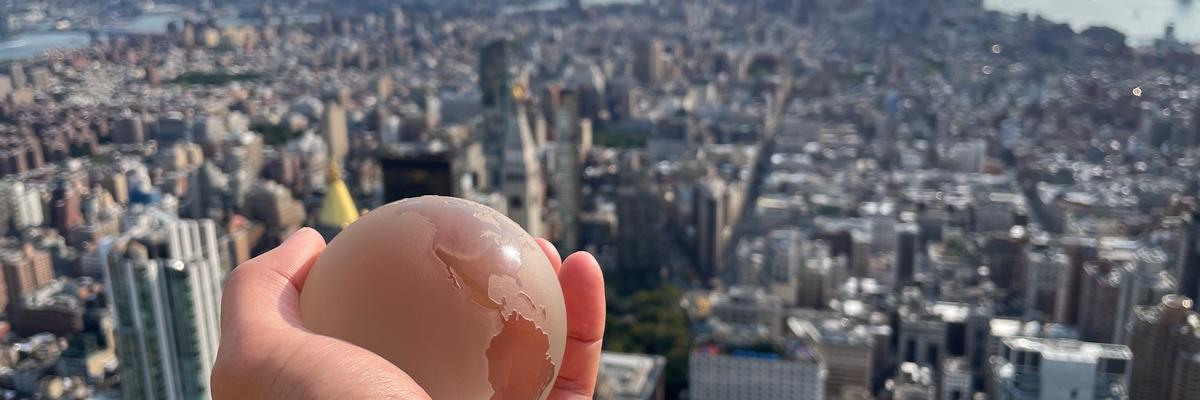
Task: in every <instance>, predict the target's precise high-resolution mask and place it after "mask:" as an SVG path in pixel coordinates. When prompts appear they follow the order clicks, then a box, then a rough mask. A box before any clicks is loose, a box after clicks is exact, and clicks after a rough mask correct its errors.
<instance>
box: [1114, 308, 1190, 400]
mask: <svg viewBox="0 0 1200 400" xmlns="http://www.w3.org/2000/svg"><path fill="white" fill-rule="evenodd" d="M1191 308H1192V299H1190V298H1187V297H1184V296H1179V295H1167V296H1163V298H1162V303H1161V304H1159V305H1157V306H1154V307H1143V308H1140V309H1138V310H1137V311H1136V312H1135V314H1134V320H1133V323H1132V328H1131V331H1130V337H1131V338H1136V340H1130V342H1129V348H1130V350H1132V351H1133V374H1132V377H1131V380H1130V385H1129V394H1130V396H1129V398H1130V399H1132V400H1184V399H1194V398H1195V397H1193V396H1191V395H1194V394H1196V392H1195V390H1196V389H1197V388H1196V386H1195V385H1194V384H1190V383H1191V382H1196V381H1198V380H1200V369H1198V368H1196V362H1195V360H1196V359H1197V357H1198V354H1200V318H1198V317H1197V315H1196V313H1195V312H1193V311H1192V310H1191Z"/></svg>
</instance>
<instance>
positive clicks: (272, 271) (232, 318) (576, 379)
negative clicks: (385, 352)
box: [212, 228, 605, 400]
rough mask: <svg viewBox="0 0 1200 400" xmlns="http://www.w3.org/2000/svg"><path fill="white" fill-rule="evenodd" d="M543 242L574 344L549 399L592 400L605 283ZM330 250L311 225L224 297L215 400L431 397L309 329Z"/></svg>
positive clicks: (233, 279)
mask: <svg viewBox="0 0 1200 400" xmlns="http://www.w3.org/2000/svg"><path fill="white" fill-rule="evenodd" d="M538 244H540V245H541V246H542V250H543V251H544V252H545V253H546V256H547V257H549V258H550V262H551V264H552V265H553V266H554V269H555V270H556V271H558V278H559V282H560V283H561V285H562V289H563V296H564V300H565V302H566V307H567V345H566V350H565V352H564V354H563V365H562V368H561V369H560V371H559V374H558V380H556V381H555V382H554V388H553V389H552V391H551V393H550V397H549V398H550V399H551V400H563V399H590V398H592V393H593V390H594V389H595V386H596V371H597V369H598V368H599V366H600V345H601V338H602V337H603V335H604V311H605V308H604V278H603V276H602V275H601V273H600V265H599V264H598V263H597V262H596V259H595V258H593V257H592V256H591V255H590V254H587V253H585V252H578V253H575V254H572V255H571V256H570V257H567V260H566V261H560V258H559V255H558V251H557V250H555V249H554V246H553V245H551V244H550V243H549V242H547V241H545V240H543V239H538ZM324 249H325V240H324V239H322V238H321V235H320V234H318V233H317V232H316V231H314V230H312V229H309V228H304V229H301V230H300V231H297V232H296V233H294V234H292V236H291V237H289V238H288V239H287V240H286V241H285V242H283V244H280V245H279V247H276V248H275V249H273V250H271V251H269V252H267V253H264V254H262V255H260V256H258V257H255V258H254V259H252V260H250V261H247V262H245V263H243V264H242V265H241V266H238V267H237V269H235V270H234V272H233V274H231V275H230V277H229V279H228V281H227V282H226V284H225V295H224V297H223V298H222V299H221V300H222V301H221V346H220V349H219V350H218V351H217V362H216V365H215V366H213V373H212V394H213V398H216V399H427V398H429V395H428V394H426V393H425V391H424V390H422V389H421V387H420V386H419V385H417V383H416V382H414V381H413V380H412V378H410V377H409V376H408V374H406V373H404V371H402V370H400V369H399V368H397V367H396V366H395V365H392V363H390V362H388V361H387V360H385V359H384V358H383V357H380V356H378V355H376V354H375V353H372V352H371V351H369V350H366V349H364V348H361V347H358V346H355V345H352V344H350V343H347V342H345V341H342V340H339V339H335V338H332V337H328V336H322V335H318V334H315V333H312V332H309V331H308V330H307V329H305V328H304V326H303V324H301V318H300V291H301V290H302V289H303V288H304V280H305V278H306V277H307V276H308V270H309V268H311V267H312V265H313V262H315V261H316V259H317V256H318V255H320V254H321V251H322V250H324Z"/></svg>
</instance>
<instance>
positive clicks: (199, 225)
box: [107, 211, 224, 400]
mask: <svg viewBox="0 0 1200 400" xmlns="http://www.w3.org/2000/svg"><path fill="white" fill-rule="evenodd" d="M217 246H218V243H217V229H216V224H214V223H213V221H211V220H181V219H178V218H175V217H174V216H171V215H167V214H165V213H162V212H154V211H152V212H149V213H146V214H142V215H139V219H138V221H137V225H136V226H134V227H133V228H131V234H130V236H129V237H126V238H123V239H122V242H121V243H120V244H118V246H117V248H116V249H114V250H113V251H112V253H111V255H110V259H109V265H108V278H107V280H108V288H109V289H108V291H109V293H111V296H112V297H111V298H112V301H113V304H114V309H115V311H116V317H117V329H116V332H117V352H118V357H119V359H120V363H121V390H122V395H123V397H124V398H126V399H165V400H172V399H204V398H209V397H210V396H211V395H210V391H209V376H210V375H211V372H212V364H213V362H214V361H216V354H217V353H216V351H217V343H218V334H219V316H218V315H219V312H220V311H219V310H220V299H221V281H222V280H223V275H224V274H223V273H222V269H221V267H220V257H219V254H218V252H217Z"/></svg>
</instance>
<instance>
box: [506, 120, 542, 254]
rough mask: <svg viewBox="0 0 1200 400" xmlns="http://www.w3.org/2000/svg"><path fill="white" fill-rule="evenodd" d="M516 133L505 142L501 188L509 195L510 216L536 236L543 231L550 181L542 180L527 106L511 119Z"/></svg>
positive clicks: (540, 234) (512, 128)
mask: <svg viewBox="0 0 1200 400" xmlns="http://www.w3.org/2000/svg"><path fill="white" fill-rule="evenodd" d="M511 123H512V124H513V125H514V126H513V127H511V128H509V131H510V132H511V133H512V134H511V135H509V136H508V138H506V140H505V143H504V155H505V156H504V164H503V165H504V167H503V180H502V181H501V189H502V190H503V192H504V197H505V198H507V199H508V206H507V208H508V217H509V218H512V220H513V221H516V222H517V223H518V224H520V225H521V227H523V228H525V231H527V232H529V234H530V235H533V236H534V237H540V236H542V235H543V231H542V210H543V207H544V204H545V196H546V195H545V191H546V185H545V183H544V182H543V181H542V172H541V164H540V162H539V158H538V150H537V145H536V144H535V143H534V142H533V133H532V132H530V131H529V124H528V123H527V120H526V118H525V112H524V111H523V110H521V111H518V112H517V117H516V118H515V119H513V120H512V121H511Z"/></svg>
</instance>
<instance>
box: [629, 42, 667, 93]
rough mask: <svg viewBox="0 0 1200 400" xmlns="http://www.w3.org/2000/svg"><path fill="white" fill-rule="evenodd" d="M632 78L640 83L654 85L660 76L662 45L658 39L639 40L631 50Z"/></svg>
mask: <svg viewBox="0 0 1200 400" xmlns="http://www.w3.org/2000/svg"><path fill="white" fill-rule="evenodd" d="M633 52H634V54H633V56H634V61H633V63H634V64H633V76H634V78H637V80H638V81H641V82H642V83H646V84H649V83H654V82H655V81H657V80H658V79H659V77H660V76H661V75H662V58H663V43H662V40H659V39H647V40H641V41H639V42H637V44H635V45H634V49H633Z"/></svg>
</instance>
